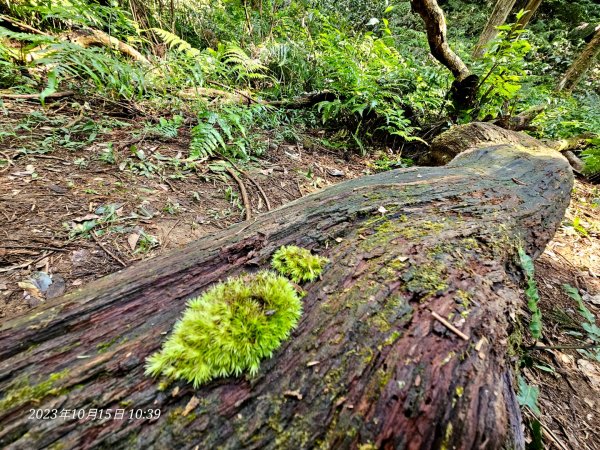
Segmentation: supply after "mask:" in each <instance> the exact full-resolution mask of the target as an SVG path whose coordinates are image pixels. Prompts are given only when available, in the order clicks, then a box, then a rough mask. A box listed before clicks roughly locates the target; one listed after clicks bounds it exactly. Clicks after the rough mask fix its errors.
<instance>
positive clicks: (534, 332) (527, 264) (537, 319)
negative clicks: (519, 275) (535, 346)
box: [518, 247, 542, 339]
mask: <svg viewBox="0 0 600 450" xmlns="http://www.w3.org/2000/svg"><path fill="white" fill-rule="evenodd" d="M518 251H519V261H520V263H521V268H522V269H523V272H524V273H525V278H526V280H527V288H526V289H525V296H526V297H527V306H528V308H529V311H530V312H531V322H530V323H529V331H531V336H532V337H533V338H534V339H539V338H541V337H542V311H541V310H540V308H539V306H538V303H539V301H540V296H539V293H538V290H537V285H536V282H535V279H534V268H533V260H532V259H531V257H529V255H527V253H525V250H523V248H522V247H519V250H518Z"/></svg>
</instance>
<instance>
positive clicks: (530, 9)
mask: <svg viewBox="0 0 600 450" xmlns="http://www.w3.org/2000/svg"><path fill="white" fill-rule="evenodd" d="M541 3H542V0H529V2H528V3H527V6H525V14H523V16H521V18H520V19H519V20H518V21H517V24H518V27H519V28H521V29H522V30H523V29H525V27H526V26H527V24H528V23H529V21H530V20H531V18H532V17H533V15H534V14H535V12H536V11H537V9H538V8H539V7H540V5H541Z"/></svg>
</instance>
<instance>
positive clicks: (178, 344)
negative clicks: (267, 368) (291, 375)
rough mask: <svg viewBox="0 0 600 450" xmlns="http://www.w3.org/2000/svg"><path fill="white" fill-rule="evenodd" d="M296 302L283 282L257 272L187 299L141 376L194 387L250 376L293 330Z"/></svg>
mask: <svg viewBox="0 0 600 450" xmlns="http://www.w3.org/2000/svg"><path fill="white" fill-rule="evenodd" d="M301 314H302V303H301V301H300V299H299V298H298V294H297V293H296V290H295V289H294V287H293V286H292V284H291V283H290V282H289V281H288V280H287V279H285V278H283V277H280V276H277V275H276V274H274V273H273V272H269V271H263V272H259V273H258V274H256V275H253V276H241V277H237V278H230V279H229V280H227V282H225V283H219V284H217V285H216V286H214V287H212V288H211V289H209V290H208V291H207V292H205V293H204V294H203V295H202V296H201V297H198V298H196V299H193V300H190V301H189V302H188V308H187V309H186V311H185V312H184V314H183V318H182V319H181V320H180V321H179V322H177V323H176V324H175V328H174V330H173V334H172V335H171V336H170V337H169V339H168V340H167V341H166V342H165V344H164V345H163V348H162V350H161V351H159V352H157V353H155V354H154V355H152V356H150V357H149V358H148V360H147V365H146V374H148V375H153V376H158V375H160V374H162V375H165V376H167V377H169V378H170V379H183V380H186V381H189V382H191V383H193V384H194V387H198V386H199V385H200V384H202V383H205V382H207V381H209V380H211V379H213V378H217V377H226V376H230V375H236V376H237V375H241V374H242V373H243V372H245V371H248V372H249V373H250V375H255V374H256V373H257V372H258V369H259V366H260V361H261V360H262V359H263V358H266V357H271V356H272V355H273V351H274V350H275V349H277V348H278V347H279V346H280V344H281V342H282V341H283V340H284V339H286V338H287V337H288V336H289V334H290V332H291V330H292V329H293V328H294V327H295V326H296V324H297V322H298V319H299V318H300V315H301Z"/></svg>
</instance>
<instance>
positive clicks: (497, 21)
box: [473, 0, 517, 58]
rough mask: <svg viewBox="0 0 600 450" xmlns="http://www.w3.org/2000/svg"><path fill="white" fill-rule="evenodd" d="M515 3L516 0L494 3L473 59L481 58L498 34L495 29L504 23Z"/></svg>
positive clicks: (503, 0)
mask: <svg viewBox="0 0 600 450" xmlns="http://www.w3.org/2000/svg"><path fill="white" fill-rule="evenodd" d="M516 1H517V0H498V1H497V2H496V5H495V6H494V9H493V10H492V13H491V14H490V18H489V19H488V21H487V23H486V24H485V28H484V29H483V31H482V32H481V36H479V41H478V42H477V45H476V46H475V48H474V49H473V58H481V57H482V56H483V54H484V53H485V47H486V45H487V44H488V43H489V42H491V41H492V39H494V38H495V37H496V35H497V34H498V30H497V29H496V27H499V26H500V25H502V24H504V22H506V18H507V17H508V15H509V14H510V11H511V10H512V8H513V6H515V2H516Z"/></svg>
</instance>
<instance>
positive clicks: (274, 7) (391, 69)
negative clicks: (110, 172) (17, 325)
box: [0, 0, 600, 172]
mask: <svg viewBox="0 0 600 450" xmlns="http://www.w3.org/2000/svg"><path fill="white" fill-rule="evenodd" d="M525 4H526V2H525V1H521V0H519V1H518V2H517V4H516V6H515V8H514V9H513V12H512V13H511V16H510V17H509V22H514V21H515V20H516V13H517V11H519V10H520V9H521V8H523V7H524V6H525ZM440 5H441V6H442V8H444V11H445V13H446V18H447V22H448V30H449V38H450V43H451V45H452V47H453V48H454V50H455V51H456V52H457V53H458V54H459V56H460V57H461V58H462V59H463V60H464V61H465V62H466V63H467V65H468V66H469V67H470V68H471V70H472V71H473V72H474V73H475V74H477V75H478V76H479V77H480V80H482V81H481V86H480V88H479V94H478V98H477V101H476V103H475V107H474V108H471V109H470V110H468V111H462V112H461V113H460V114H455V113H454V112H453V111H452V107H451V104H450V102H449V101H448V92H449V89H450V86H451V83H452V76H451V75H450V73H449V72H448V71H447V70H446V69H445V68H444V67H442V66H441V65H440V64H439V63H437V62H436V61H435V60H434V59H433V58H432V57H431V56H430V53H429V48H428V46H427V39H426V35H425V33H424V26H423V24H422V22H421V19H420V18H419V17H418V16H417V15H416V14H413V13H411V8H410V3H409V2H407V1H396V0H392V1H381V0H378V1H358V0H339V1H333V0H326V1H322V2H321V1H319V2H316V1H309V0H303V1H291V0H222V1H218V2H213V1H211V2H208V1H202V0H194V1H192V0H179V1H172V2H169V1H165V0H163V1H161V0H153V1H148V2H142V1H140V0H129V1H117V0H110V1H94V0H70V1H57V0H45V1H37V0H21V1H17V2H13V1H8V0H2V2H0V11H1V12H2V14H3V18H2V19H1V20H0V25H1V27H0V37H1V39H2V40H1V41H0V69H1V71H2V72H1V74H0V84H1V86H0V87H2V88H4V89H11V92H18V93H37V92H42V101H44V97H45V96H46V95H48V94H51V93H53V92H56V91H61V90H66V89H74V90H77V91H78V92H90V93H93V94H94V95H96V96H102V97H104V98H108V99H114V100H118V101H127V102H132V103H135V104H136V108H137V109H138V110H143V111H144V112H146V113H148V114H150V115H153V116H154V117H155V120H154V122H156V123H157V127H158V132H159V133H160V132H167V133H168V132H169V129H170V131H171V133H172V132H176V130H177V129H178V128H179V127H182V126H185V127H188V128H190V131H191V134H192V142H191V145H190V155H189V156H190V157H191V158H194V159H201V158H208V157H211V156H214V155H215V154H222V155H225V156H228V157H235V158H241V159H245V158H248V157H250V156H252V155H259V154H261V153H262V152H264V150H265V148H266V147H265V144H264V142H261V139H260V135H257V134H256V133H255V131H256V130H260V129H261V128H263V129H270V130H273V129H277V130H279V131H280V132H279V135H280V137H281V139H283V140H288V141H292V142H293V141H294V140H295V139H298V136H299V135H300V134H301V133H302V132H303V131H305V130H315V129H324V130H325V131H326V133H325V134H324V135H321V137H320V138H319V139H320V140H321V142H322V143H323V144H325V145H326V146H329V147H333V148H341V149H343V150H344V151H354V150H356V151H359V152H362V153H365V152H368V151H370V150H372V149H386V151H387V152H388V153H389V154H390V158H391V159H392V160H393V161H395V163H398V164H410V161H409V160H405V159H402V156H406V155H408V156H410V157H412V158H417V157H419V156H423V155H424V154H426V153H427V146H426V144H425V142H426V141H430V140H431V139H432V138H433V137H434V136H435V135H437V134H439V133H440V132H442V131H443V130H445V129H447V128H448V127H449V126H450V125H451V124H452V123H453V122H463V123H464V122H468V121H472V120H493V119H496V118H500V117H507V116H511V115H513V116H514V115H516V114H518V113H519V112H522V111H525V110H527V109H528V108H530V107H534V106H539V105H542V106H546V107H547V108H546V109H545V111H544V112H543V113H542V114H541V115H539V116H538V117H537V118H536V120H535V122H534V125H535V128H534V129H532V131H531V132H532V133H533V134H534V135H536V136H537V137H540V138H548V139H558V138H568V137H572V136H577V135H581V134H584V133H587V134H586V138H589V139H591V141H590V145H589V146H588V149H587V150H585V151H584V152H583V158H584V160H585V161H586V162H587V169H586V170H588V171H589V172H595V171H598V170H599V169H600V158H599V155H600V151H599V150H598V147H597V146H595V145H596V144H595V142H597V140H594V137H595V135H594V133H597V132H598V130H599V129H600V108H598V107H597V104H598V100H599V95H600V70H599V69H598V67H597V66H596V67H595V68H593V69H592V70H591V71H590V73H588V74H587V76H586V77H585V79H584V80H583V81H582V82H581V83H580V84H579V85H578V87H577V89H576V90H575V92H574V93H572V94H570V93H569V94H560V93H557V92H555V86H556V82H557V79H558V78H559V77H560V76H561V75H562V74H563V73H564V72H565V71H566V70H567V68H568V67H569V65H570V64H571V62H572V61H573V59H574V58H575V57H576V56H577V54H578V53H579V52H580V51H581V49H582V48H583V46H585V44H586V41H585V37H586V36H583V35H582V34H581V33H578V32H577V27H579V26H580V25H581V24H582V23H588V24H589V23H591V24H594V23H598V21H599V20H600V5H598V4H596V3H595V2H592V1H591V0H580V1H577V2H566V1H561V0H546V1H544V2H542V5H541V6H540V8H539V10H538V11H537V13H536V15H535V16H534V19H533V20H532V22H531V23H530V24H529V26H528V30H527V31H526V32H525V33H519V34H515V33H513V32H512V31H511V27H510V25H506V26H505V27H504V28H503V29H502V30H501V32H500V33H499V35H498V37H497V38H496V40H494V41H493V42H492V43H491V44H490V46H489V48H488V51H487V52H486V54H485V56H484V57H483V58H482V59H479V60H473V58H471V56H470V52H471V50H472V48H473V46H474V44H475V43H476V41H477V38H478V35H479V33H480V32H481V30H482V28H483V26H484V25H485V22H486V20H487V17H488V16H489V13H490V11H491V8H492V6H493V2H491V1H488V2H483V4H482V2H481V1H468V0H448V1H441V2H440ZM85 30H100V31H102V32H104V33H106V34H107V35H108V36H110V37H114V38H116V39H118V40H119V41H121V42H123V43H126V44H128V45H129V46H131V47H132V48H134V49H136V50H138V51H139V52H140V53H141V55H143V56H142V58H141V59H140V58H132V57H131V55H126V54H124V53H123V52H120V51H116V50H114V49H112V48H110V47H107V46H98V45H90V46H81V45H80V43H78V42H77V39H76V38H74V37H73V36H74V33H75V34H77V35H79V34H81V33H82V32H85ZM207 92H208V94H209V95H207ZM223 92H228V93H230V94H233V95H232V97H224V96H223ZM316 92H319V93H322V94H323V93H324V95H322V96H321V97H320V98H318V100H319V101H315V102H314V104H308V105H305V106H308V107H298V105H295V104H294V103H295V102H297V101H298V97H299V96H302V95H304V94H306V93H316ZM232 98H237V101H232ZM165 108H167V110H168V111H169V114H164V111H165ZM159 112H160V113H159ZM163 116H164V117H163ZM159 117H160V120H159ZM176 117H180V118H183V117H186V118H188V119H189V120H187V119H186V120H179V119H177V118H176ZM588 135H589V136H588ZM0 138H1V136H0ZM387 149H389V150H387Z"/></svg>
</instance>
